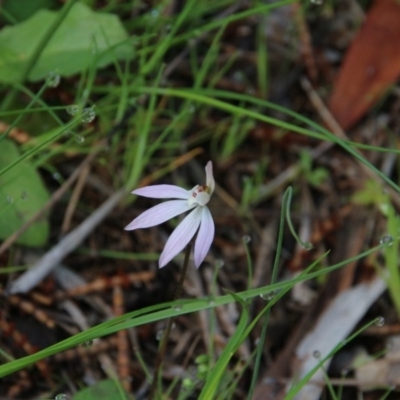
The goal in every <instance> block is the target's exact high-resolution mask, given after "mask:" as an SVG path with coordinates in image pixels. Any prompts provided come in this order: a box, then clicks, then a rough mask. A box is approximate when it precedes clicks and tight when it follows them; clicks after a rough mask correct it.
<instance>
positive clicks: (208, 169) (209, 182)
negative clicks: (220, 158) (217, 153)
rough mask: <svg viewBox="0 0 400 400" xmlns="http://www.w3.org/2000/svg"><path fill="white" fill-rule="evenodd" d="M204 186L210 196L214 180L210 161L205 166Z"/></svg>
mask: <svg viewBox="0 0 400 400" xmlns="http://www.w3.org/2000/svg"><path fill="white" fill-rule="evenodd" d="M206 185H207V187H208V188H209V189H210V191H209V193H210V196H211V195H212V194H213V192H214V188H215V180H214V175H213V167H212V162H211V161H209V162H208V163H207V165H206Z"/></svg>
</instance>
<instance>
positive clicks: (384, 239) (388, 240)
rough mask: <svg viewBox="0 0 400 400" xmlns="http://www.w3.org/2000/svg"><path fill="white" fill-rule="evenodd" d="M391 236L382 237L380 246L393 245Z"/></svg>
mask: <svg viewBox="0 0 400 400" xmlns="http://www.w3.org/2000/svg"><path fill="white" fill-rule="evenodd" d="M393 240H394V239H393V236H392V235H383V236H382V237H381V240H380V242H379V243H380V244H384V245H386V246H391V245H392V244H393Z"/></svg>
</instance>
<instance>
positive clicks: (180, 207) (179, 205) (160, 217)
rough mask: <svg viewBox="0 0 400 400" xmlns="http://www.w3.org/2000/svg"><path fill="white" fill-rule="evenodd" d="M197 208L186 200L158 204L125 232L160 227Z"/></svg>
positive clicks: (126, 228)
mask: <svg viewBox="0 0 400 400" xmlns="http://www.w3.org/2000/svg"><path fill="white" fill-rule="evenodd" d="M195 206H196V205H195V204H194V205H192V206H190V205H189V204H188V202H187V201H186V200H171V201H166V202H165V203H161V204H157V205H156V206H154V207H151V208H149V209H148V210H147V211H145V212H144V213H142V214H140V215H139V216H138V217H136V218H135V219H134V220H133V221H132V222H131V223H130V224H129V225H128V226H126V227H125V230H126V231H132V230H134V229H139V228H150V227H151V226H155V225H160V224H162V223H163V222H165V221H167V220H169V219H171V218H174V217H176V216H177V215H179V214H182V213H184V212H185V211H189V210H191V209H192V208H194V207H195Z"/></svg>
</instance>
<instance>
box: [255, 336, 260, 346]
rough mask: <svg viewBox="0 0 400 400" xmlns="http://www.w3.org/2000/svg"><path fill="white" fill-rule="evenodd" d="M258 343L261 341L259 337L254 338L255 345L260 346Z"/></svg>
mask: <svg viewBox="0 0 400 400" xmlns="http://www.w3.org/2000/svg"><path fill="white" fill-rule="evenodd" d="M258 343H260V338H259V337H258V338H255V339H254V346H258Z"/></svg>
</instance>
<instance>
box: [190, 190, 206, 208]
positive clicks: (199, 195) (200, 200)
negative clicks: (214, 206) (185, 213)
mask: <svg viewBox="0 0 400 400" xmlns="http://www.w3.org/2000/svg"><path fill="white" fill-rule="evenodd" d="M208 190H209V188H208V186H205V185H201V186H200V185H197V186H195V187H194V188H193V189H192V194H191V196H190V197H189V199H188V203H189V205H192V204H198V205H199V206H205V205H206V204H207V203H208V202H209V201H210V194H209V193H208Z"/></svg>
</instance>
